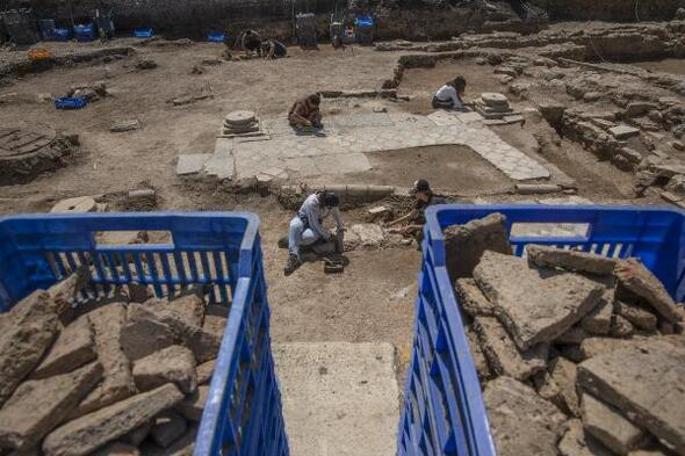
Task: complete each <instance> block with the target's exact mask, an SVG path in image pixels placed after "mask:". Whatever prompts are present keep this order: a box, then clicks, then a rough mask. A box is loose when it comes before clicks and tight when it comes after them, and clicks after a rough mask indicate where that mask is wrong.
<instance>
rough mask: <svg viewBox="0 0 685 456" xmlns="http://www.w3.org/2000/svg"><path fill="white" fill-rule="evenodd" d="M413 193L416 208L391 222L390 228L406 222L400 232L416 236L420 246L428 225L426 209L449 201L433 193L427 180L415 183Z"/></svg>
mask: <svg viewBox="0 0 685 456" xmlns="http://www.w3.org/2000/svg"><path fill="white" fill-rule="evenodd" d="M413 192H414V196H415V197H416V202H415V203H414V208H413V209H412V210H411V211H410V212H409V213H408V214H406V215H404V216H402V217H400V218H398V219H397V220H393V221H392V222H390V223H389V224H388V226H394V225H399V224H401V223H405V222H406V223H407V224H406V225H405V226H403V227H402V228H400V229H399V230H398V231H399V232H400V233H401V234H403V235H405V236H414V238H416V241H417V242H418V243H419V244H420V243H421V241H422V240H423V225H425V224H426V209H427V208H428V207H429V206H433V205H436V204H446V203H447V200H446V199H445V198H444V197H443V196H439V195H436V194H435V193H433V190H431V187H430V184H429V183H428V181H427V180H426V179H419V180H417V181H416V182H414V189H413Z"/></svg>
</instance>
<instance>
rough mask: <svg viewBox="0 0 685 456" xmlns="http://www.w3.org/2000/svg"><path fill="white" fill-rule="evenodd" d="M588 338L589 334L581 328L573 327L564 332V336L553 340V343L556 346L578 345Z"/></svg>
mask: <svg viewBox="0 0 685 456" xmlns="http://www.w3.org/2000/svg"><path fill="white" fill-rule="evenodd" d="M588 337H590V334H589V333H588V332H586V331H585V330H584V329H583V328H582V327H580V326H573V327H572V328H571V329H569V330H568V331H566V332H565V333H564V334H562V335H561V336H559V337H557V338H556V339H554V342H555V343H557V344H576V345H577V344H580V343H581V342H583V341H584V340H585V339H587V338H588Z"/></svg>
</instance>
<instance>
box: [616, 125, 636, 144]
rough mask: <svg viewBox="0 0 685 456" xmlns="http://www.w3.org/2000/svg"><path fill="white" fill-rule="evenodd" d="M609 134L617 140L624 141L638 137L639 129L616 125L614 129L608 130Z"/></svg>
mask: <svg viewBox="0 0 685 456" xmlns="http://www.w3.org/2000/svg"><path fill="white" fill-rule="evenodd" d="M609 133H611V135H612V136H613V137H614V138H616V139H618V140H626V139H630V138H633V137H635V136H640V129H639V128H635V127H629V126H628V125H618V126H616V127H614V128H610V129H609Z"/></svg>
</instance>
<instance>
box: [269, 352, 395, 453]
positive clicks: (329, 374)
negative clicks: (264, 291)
mask: <svg viewBox="0 0 685 456" xmlns="http://www.w3.org/2000/svg"><path fill="white" fill-rule="evenodd" d="M273 350H274V358H275V361H276V371H277V374H278V379H279V383H280V386H281V395H282V397H283V415H284V418H285V424H286V431H287V433H288V443H289V445H290V452H291V454H293V455H299V456H326V455H330V456H333V455H335V456H392V455H394V454H395V453H396V448H395V446H396V445H395V441H396V431H397V422H398V420H399V390H398V386H397V380H396V377H395V353H394V348H393V346H392V345H390V344H388V343H349V342H327V343H326V342H325V343H304V342H302V343H298V342H295V343H286V344H276V345H274V347H273Z"/></svg>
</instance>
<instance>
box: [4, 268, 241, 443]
mask: <svg viewBox="0 0 685 456" xmlns="http://www.w3.org/2000/svg"><path fill="white" fill-rule="evenodd" d="M79 282H80V280H79V278H78V277H77V276H76V275H75V276H73V277H70V278H68V279H67V280H65V281H63V282H61V283H59V284H57V285H55V286H53V287H52V288H50V289H49V290H47V291H43V290H39V291H36V292H34V293H32V294H31V295H30V296H28V297H27V298H25V299H24V300H23V301H21V302H19V303H18V304H16V305H15V306H14V307H13V308H12V310H11V311H10V312H8V313H7V314H4V315H2V321H1V324H2V327H3V331H2V336H0V367H1V368H0V453H2V454H9V453H10V452H12V454H37V455H40V454H45V455H92V454H97V455H105V454H107V455H111V454H121V455H141V454H144V455H180V454H191V453H192V448H193V445H194V441H195V435H196V432H197V427H198V422H199V420H200V418H201V415H202V410H203V408H204V403H205V401H206V399H207V395H208V391H209V386H208V383H209V380H210V378H211V376H212V372H213V370H214V360H215V358H216V356H217V353H218V349H219V346H220V343H221V339H222V335H223V331H224V327H225V324H226V316H227V315H228V311H227V309H226V308H225V307H223V306H207V305H206V304H205V302H204V301H203V299H202V298H201V297H200V296H198V295H196V294H188V295H184V296H182V297H178V298H176V299H174V300H172V301H168V300H160V299H156V298H152V297H150V296H151V295H150V293H149V292H148V291H147V289H145V288H144V287H143V288H144V289H143V292H142V293H138V296H137V298H136V299H139V300H140V301H142V302H129V301H130V300H129V299H127V298H126V297H125V296H122V295H120V298H121V299H119V300H117V302H111V303H98V305H85V306H81V307H79V308H78V309H77V310H74V309H73V308H71V306H70V302H71V299H72V298H73V297H74V296H75V295H76V293H77V292H78V289H79ZM139 291H140V290H139ZM132 299H133V298H132Z"/></svg>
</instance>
